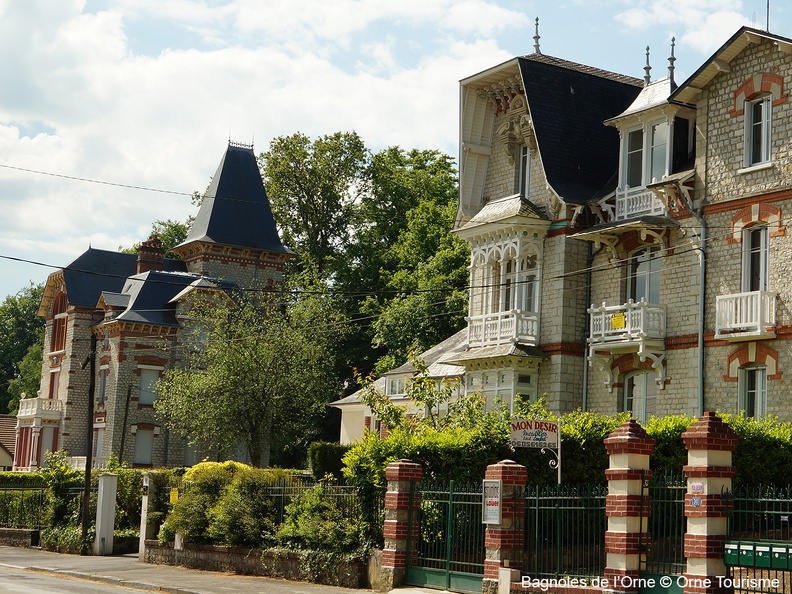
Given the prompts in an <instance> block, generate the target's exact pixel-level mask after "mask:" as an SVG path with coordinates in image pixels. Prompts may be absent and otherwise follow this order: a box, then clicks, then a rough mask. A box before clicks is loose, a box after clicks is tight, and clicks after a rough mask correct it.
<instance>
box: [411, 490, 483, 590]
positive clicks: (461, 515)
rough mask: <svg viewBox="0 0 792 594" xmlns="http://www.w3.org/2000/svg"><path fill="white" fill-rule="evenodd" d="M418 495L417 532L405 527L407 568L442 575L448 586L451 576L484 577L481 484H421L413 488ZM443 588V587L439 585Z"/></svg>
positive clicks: (451, 580)
mask: <svg viewBox="0 0 792 594" xmlns="http://www.w3.org/2000/svg"><path fill="white" fill-rule="evenodd" d="M416 491H419V492H420V495H421V503H420V509H419V512H418V522H419V530H418V531H417V532H416V531H415V530H413V529H412V525H410V526H408V529H407V534H408V546H407V550H408V559H407V565H408V567H410V566H411V567H413V568H416V567H421V568H423V569H429V570H439V571H440V572H444V574H445V578H446V579H447V580H449V582H447V583H446V585H445V586H444V587H448V583H450V582H453V574H468V575H475V576H478V578H479V584H478V586H479V591H480V589H481V584H480V579H481V576H482V575H484V557H485V549H484V524H482V511H481V508H482V483H481V482H478V483H470V484H465V483H458V482H455V481H448V482H445V481H444V482H433V481H421V483H419V484H417V485H413V492H412V493H411V499H410V501H411V502H412V501H413V500H414V499H413V498H414V496H415V492H416ZM441 585H442V584H441Z"/></svg>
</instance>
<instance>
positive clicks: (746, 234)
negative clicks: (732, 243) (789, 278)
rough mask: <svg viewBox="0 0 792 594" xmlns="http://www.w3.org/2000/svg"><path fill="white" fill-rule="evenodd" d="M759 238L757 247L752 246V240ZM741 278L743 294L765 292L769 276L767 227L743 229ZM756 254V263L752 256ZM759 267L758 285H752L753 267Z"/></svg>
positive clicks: (768, 235)
mask: <svg viewBox="0 0 792 594" xmlns="http://www.w3.org/2000/svg"><path fill="white" fill-rule="evenodd" d="M756 237H758V238H759V245H758V246H754V242H753V240H754V238H756ZM742 247H743V251H742V276H741V288H742V292H743V293H749V292H752V291H767V286H768V277H769V276H770V229H769V227H767V225H757V226H753V227H749V228H747V229H743V232H742ZM754 254H758V256H759V259H758V262H755V260H754V258H753V256H754ZM755 266H759V270H758V276H759V284H758V286H754V285H753V284H752V281H753V278H754V271H755V270H754V267H755Z"/></svg>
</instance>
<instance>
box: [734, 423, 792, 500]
mask: <svg viewBox="0 0 792 594" xmlns="http://www.w3.org/2000/svg"><path fill="white" fill-rule="evenodd" d="M720 416H721V418H722V419H723V420H724V422H726V423H727V424H728V425H729V426H730V427H731V428H732V429H734V432H735V433H737V435H738V437H739V439H738V440H737V446H736V447H735V449H734V454H733V455H732V464H734V466H735V468H736V469H737V472H736V474H735V475H734V482H735V483H736V484H742V485H775V486H777V487H787V486H789V485H790V484H792V423H789V422H779V421H778V419H777V418H776V417H773V416H768V417H765V418H763V419H760V420H757V419H754V418H752V417H744V416H742V415H729V414H721V415H720Z"/></svg>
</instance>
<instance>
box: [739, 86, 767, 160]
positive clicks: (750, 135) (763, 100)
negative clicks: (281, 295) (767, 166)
mask: <svg viewBox="0 0 792 594" xmlns="http://www.w3.org/2000/svg"><path fill="white" fill-rule="evenodd" d="M772 101H773V98H772V96H771V95H762V96H761V97H758V98H757V99H754V100H752V101H746V102H745V104H744V113H745V151H744V152H745V166H746V167H753V166H756V165H761V164H763V163H769V162H770V161H771V159H770V149H771V142H772V139H773V103H772ZM757 106H761V113H760V114H759V120H757V118H756V114H755V113H754V108H755V107H757ZM757 131H758V134H760V135H761V138H759V139H758V140H759V144H758V147H757V145H756V143H755V140H757V138H756V135H757ZM755 147H756V148H758V154H757V151H756V150H755Z"/></svg>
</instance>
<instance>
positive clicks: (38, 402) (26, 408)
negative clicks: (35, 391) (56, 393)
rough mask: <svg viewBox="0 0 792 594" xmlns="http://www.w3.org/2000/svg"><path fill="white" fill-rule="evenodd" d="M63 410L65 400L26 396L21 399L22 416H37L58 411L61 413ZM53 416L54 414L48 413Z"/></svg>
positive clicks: (20, 409)
mask: <svg viewBox="0 0 792 594" xmlns="http://www.w3.org/2000/svg"><path fill="white" fill-rule="evenodd" d="M61 411H63V401H61V400H57V399H51V398H25V399H23V400H20V401H19V413H18V414H17V416H20V417H36V416H41V415H42V414H43V413H57V415H55V416H58V415H60V413H61ZM47 416H53V414H47Z"/></svg>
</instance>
